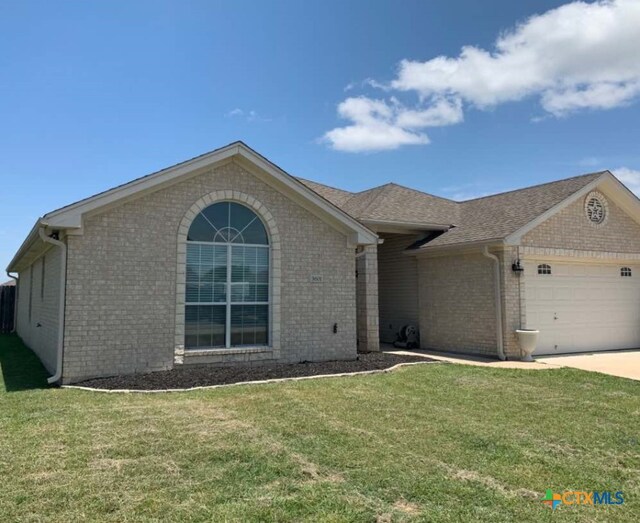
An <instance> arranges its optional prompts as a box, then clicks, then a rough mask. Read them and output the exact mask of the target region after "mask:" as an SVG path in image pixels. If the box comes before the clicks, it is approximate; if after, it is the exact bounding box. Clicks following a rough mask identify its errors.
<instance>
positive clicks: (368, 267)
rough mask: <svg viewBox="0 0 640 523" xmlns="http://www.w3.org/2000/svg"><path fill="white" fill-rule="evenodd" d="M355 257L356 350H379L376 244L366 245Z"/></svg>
mask: <svg viewBox="0 0 640 523" xmlns="http://www.w3.org/2000/svg"><path fill="white" fill-rule="evenodd" d="M362 252H363V253H364V254H361V255H360V256H359V257H358V258H357V259H356V270H357V271H358V279H357V282H356V307H357V322H358V352H377V351H379V350H380V329H379V311H378V246H377V245H367V246H365V247H364V248H363V251H362Z"/></svg>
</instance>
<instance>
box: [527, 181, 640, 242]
mask: <svg viewBox="0 0 640 523" xmlns="http://www.w3.org/2000/svg"><path fill="white" fill-rule="evenodd" d="M595 193H599V194H600V195H601V197H602V199H603V201H604V202H605V207H606V219H605V221H604V223H602V224H601V225H595V224H594V223H592V222H591V221H590V220H589V219H588V218H587V215H586V212H585V204H586V202H587V201H588V200H589V198H590V197H591V195H592V194H595ZM521 244H522V245H524V246H530V247H549V248H555V249H574V250H586V251H608V252H640V224H638V222H637V221H636V220H635V219H634V218H633V217H632V216H631V215H630V214H629V213H628V212H627V211H625V210H623V209H622V207H621V206H620V205H619V204H618V203H617V201H616V200H615V199H614V197H612V193H610V194H606V193H605V192H604V191H595V192H593V191H590V192H588V193H587V194H585V195H583V196H581V197H580V198H578V199H577V200H576V201H574V202H573V203H571V204H570V205H568V206H567V207H565V208H564V209H562V210H560V211H559V212H558V213H556V214H554V215H553V216H551V217H550V218H548V219H547V220H545V221H544V222H542V223H541V224H539V225H538V226H536V227H534V228H533V229H532V230H531V231H529V232H527V233H526V234H525V235H524V236H523V237H522V240H521Z"/></svg>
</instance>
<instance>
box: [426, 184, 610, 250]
mask: <svg viewBox="0 0 640 523" xmlns="http://www.w3.org/2000/svg"><path fill="white" fill-rule="evenodd" d="M602 174H603V172H599V173H592V174H585V175H582V176H576V177H574V178H567V179H565V180H559V181H557V182H550V183H545V184H542V185H536V186H534V187H527V188H525V189H518V190H516V191H510V192H506V193H501V194H496V195H493V196H485V197H484V198H478V199H475V200H468V201H465V202H461V203H460V204H459V205H460V207H461V210H462V215H461V223H460V225H459V226H458V227H455V228H453V229H450V230H449V231H447V232H446V233H444V234H442V235H441V236H438V237H437V238H435V239H434V240H432V241H430V242H429V243H427V244H426V245H425V246H424V247H422V248H423V249H428V248H429V247H435V246H439V245H454V244H457V243H466V242H475V241H483V240H493V239H502V238H505V237H507V236H509V235H510V234H511V233H514V232H516V231H517V230H518V229H520V228H522V227H524V226H525V225H526V224H527V223H529V222H530V221H532V220H534V219H536V218H537V217H538V216H540V215H541V214H543V213H544V212H546V211H548V210H549V209H551V207H553V206H555V205H557V204H559V203H560V202H561V201H563V200H565V199H566V198H568V197H569V196H571V195H572V194H574V193H576V192H577V191H579V190H580V189H582V188H583V187H584V186H585V185H588V184H590V183H591V182H592V181H594V180H595V179H596V178H598V177H600V176H601V175H602Z"/></svg>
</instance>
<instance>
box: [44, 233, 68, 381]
mask: <svg viewBox="0 0 640 523" xmlns="http://www.w3.org/2000/svg"><path fill="white" fill-rule="evenodd" d="M44 231H45V229H44V227H40V228H39V229H38V235H39V236H40V239H41V240H42V241H43V242H45V243H50V244H51V245H55V246H56V247H60V254H61V256H62V259H61V261H60V303H59V304H58V347H57V352H56V371H55V372H54V374H53V376H51V377H50V378H47V383H49V384H50V385H51V384H53V383H57V382H58V381H60V378H62V351H63V347H64V307H65V301H66V291H67V244H66V243H64V242H63V241H60V240H58V239H55V238H53V237H51V236H47V235H46V234H45V232H44Z"/></svg>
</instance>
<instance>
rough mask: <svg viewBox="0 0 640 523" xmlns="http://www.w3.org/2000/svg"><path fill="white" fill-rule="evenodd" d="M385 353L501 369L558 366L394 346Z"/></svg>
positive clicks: (385, 349)
mask: <svg viewBox="0 0 640 523" xmlns="http://www.w3.org/2000/svg"><path fill="white" fill-rule="evenodd" d="M382 350H383V351H385V352H393V353H397V354H411V355H413V356H424V357H425V358H431V359H434V360H438V361H446V362H448V363H459V364H461V365H475V366H477V367H494V368H500V369H528V370H532V369H540V370H542V369H549V368H550V367H554V366H556V367H557V365H550V364H545V363H538V362H535V361H534V362H532V363H526V362H524V361H515V360H514V361H500V360H497V359H493V358H484V357H482V356H471V355H468V354H454V353H452V352H436V351H432V350H407V351H405V350H400V349H395V348H394V347H393V346H386V345H385V346H382Z"/></svg>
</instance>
